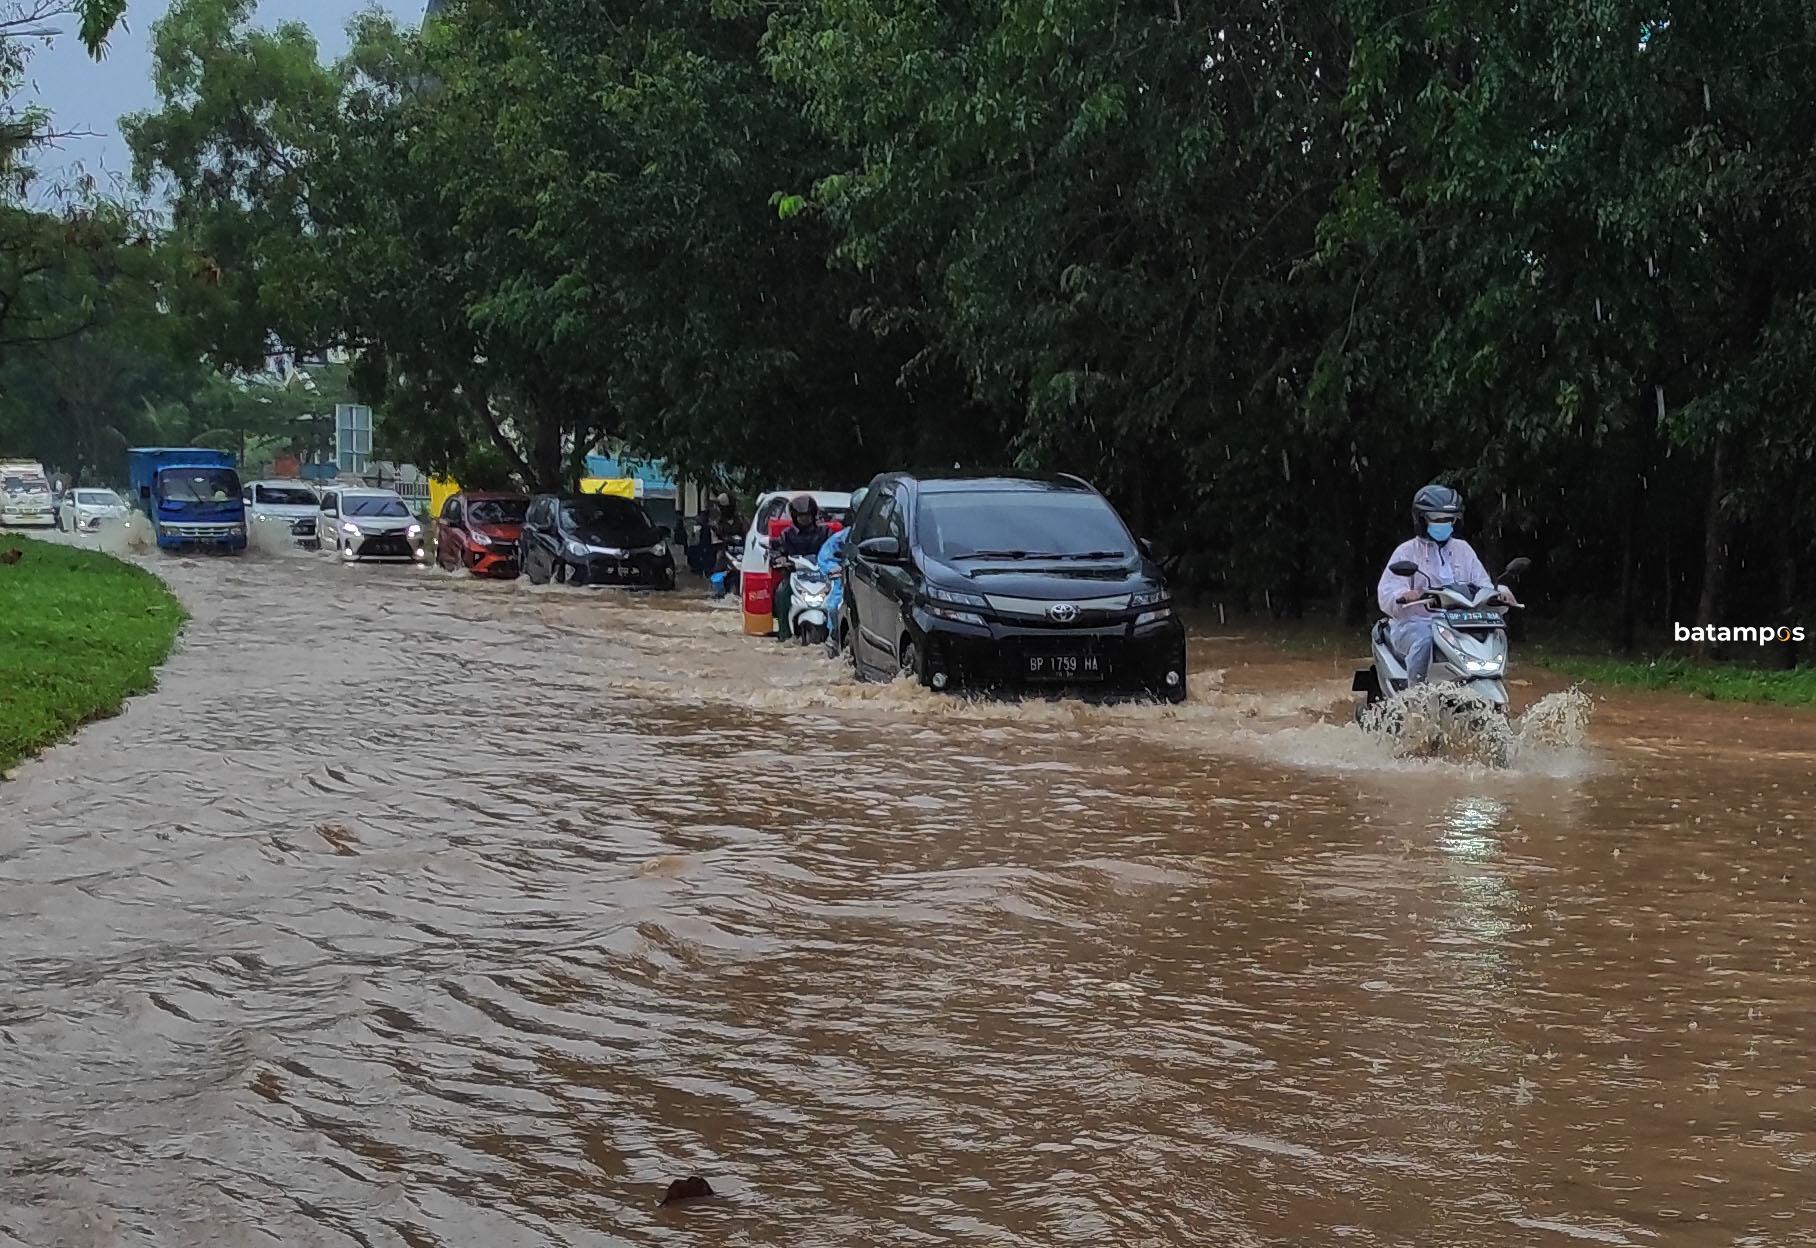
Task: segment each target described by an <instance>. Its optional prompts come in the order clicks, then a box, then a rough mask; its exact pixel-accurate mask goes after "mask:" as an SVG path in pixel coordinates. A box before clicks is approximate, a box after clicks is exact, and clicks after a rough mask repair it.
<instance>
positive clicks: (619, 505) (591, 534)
mask: <svg viewBox="0 0 1816 1248" xmlns="http://www.w3.org/2000/svg"><path fill="white" fill-rule="evenodd" d="M561 518H562V520H563V521H564V522H565V523H566V525H567V527H568V528H569V529H571V530H572V531H573V532H574V533H576V534H577V535H579V536H580V537H585V538H595V539H599V540H602V541H617V540H620V539H622V538H627V537H639V536H641V535H642V534H644V533H647V532H648V531H649V527H650V523H649V517H648V516H647V515H645V514H644V512H643V508H641V507H639V506H638V505H637V504H636V503H635V502H633V501H632V500H630V499H628V498H619V497H618V496H616V495H612V494H595V495H591V496H589V497H587V498H575V499H570V500H568V501H567V502H564V503H562V504H561Z"/></svg>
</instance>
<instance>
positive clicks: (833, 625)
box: [819, 487, 868, 654]
mask: <svg viewBox="0 0 1816 1248" xmlns="http://www.w3.org/2000/svg"><path fill="white" fill-rule="evenodd" d="M866 488H868V487H866ZM865 492H866V491H865V490H859V491H858V492H857V493H855V494H853V495H852V496H851V511H850V512H849V513H848V514H849V515H850V516H851V518H852V519H853V520H856V519H857V515H858V508H859V507H862V506H863V505H864V494H865ZM850 536H851V525H850V524H847V525H846V526H845V527H844V528H842V529H840V530H839V531H838V532H837V533H834V534H833V535H832V536H831V537H829V538H827V539H826V544H825V545H824V546H822V547H820V554H819V564H820V575H822V576H824V577H826V578H827V579H828V580H829V581H831V582H832V590H831V592H830V593H828V594H827V595H826V635H827V644H828V645H830V646H831V647H832V649H833V652H834V653H835V654H836V653H837V652H838V645H839V604H840V603H842V602H844V601H845V570H844V569H843V568H841V567H840V566H839V552H840V551H842V550H844V549H845V539H846V538H848V537H850Z"/></svg>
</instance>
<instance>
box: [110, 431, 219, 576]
mask: <svg viewBox="0 0 1816 1248" xmlns="http://www.w3.org/2000/svg"><path fill="white" fill-rule="evenodd" d="M127 464H128V467H129V469H130V475H131V479H132V494H133V497H132V503H133V506H135V507H137V508H138V509H139V511H140V512H142V513H143V514H144V515H145V518H146V519H147V520H148V521H150V523H151V530H152V534H153V536H154V537H155V538H156V539H157V543H158V545H159V547H161V548H162V549H165V550H181V549H186V548H206V549H214V550H228V551H241V550H244V549H246V503H245V500H244V498H243V497H242V487H241V485H240V478H239V474H238V473H236V472H235V471H234V460H233V456H232V455H230V454H228V453H227V452H225V451H211V450H205V449H202V448H199V447H139V448H136V449H134V450H131V451H128V452H127Z"/></svg>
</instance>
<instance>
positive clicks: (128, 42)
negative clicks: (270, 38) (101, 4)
mask: <svg viewBox="0 0 1816 1248" xmlns="http://www.w3.org/2000/svg"><path fill="white" fill-rule="evenodd" d="M169 7H170V0H128V3H127V6H126V22H127V24H126V27H125V29H123V30H118V31H115V32H114V36H113V38H112V40H110V41H109V43H108V45H107V56H106V59H104V60H102V61H101V62H100V63H99V64H97V63H95V62H94V61H92V60H90V59H89V58H88V54H87V53H86V52H84V51H83V50H82V45H81V44H80V43H79V42H78V41H77V40H76V39H75V38H74V37H73V36H70V37H66V38H62V39H59V40H57V42H56V45H55V46H54V47H52V48H50V49H49V50H47V51H43V52H40V53H39V54H38V55H37V57H36V59H34V60H33V61H32V65H31V77H32V82H33V84H34V87H35V94H36V97H37V99H38V100H39V101H40V102H41V103H43V104H44V105H45V106H46V107H48V108H49V109H50V110H51V112H52V114H53V115H54V117H55V119H56V123H55V124H56V128H57V129H58V130H87V131H92V132H93V137H89V138H75V139H70V140H68V141H67V142H65V143H64V145H63V148H62V150H61V151H50V152H45V153H43V154H41V155H40V157H39V158H38V161H37V164H38V167H39V168H40V169H41V170H43V171H44V173H45V174H46V175H47V178H56V177H57V176H58V175H59V174H70V173H73V172H75V171H76V170H77V169H83V170H86V171H87V172H89V173H92V174H94V175H95V176H96V177H97V178H100V179H105V178H107V177H109V176H115V175H117V176H118V177H120V178H125V177H127V176H129V175H130V174H131V172H132V157H131V154H130V153H128V152H127V150H126V144H125V143H124V142H123V141H122V140H121V138H120V125H119V122H120V117H121V115H122V114H124V113H134V112H140V111H143V110H145V109H148V108H150V107H151V106H152V104H153V103H154V102H155V101H154V99H153V97H152V91H151V24H152V23H153V22H155V21H156V20H157V19H158V18H160V17H162V16H164V12H165V10H166V9H168V8H169ZM369 8H379V9H384V10H387V11H389V12H391V13H393V14H396V15H397V16H398V17H400V18H402V19H404V20H406V21H408V22H410V23H411V24H414V23H415V22H416V21H417V20H418V19H419V18H420V17H421V16H422V9H423V4H422V0H261V2H260V4H259V8H258V21H259V24H260V25H265V26H274V25H277V24H278V23H280V22H286V21H302V22H306V23H308V25H309V26H310V28H311V29H312V30H314V31H315V36H316V39H317V40H318V41H319V42H320V44H321V47H322V51H323V54H324V55H326V56H330V57H332V56H336V55H338V54H340V53H341V52H343V51H345V50H346V46H347V37H346V26H347V20H348V19H349V18H350V17H352V16H353V15H354V14H355V13H358V12H360V11H362V10H364V9H369Z"/></svg>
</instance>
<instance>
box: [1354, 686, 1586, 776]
mask: <svg viewBox="0 0 1816 1248" xmlns="http://www.w3.org/2000/svg"><path fill="white" fill-rule="evenodd" d="M1591 710H1592V704H1591V702H1590V700H1589V696H1588V695H1587V694H1586V693H1584V692H1583V691H1582V690H1581V689H1579V688H1574V687H1573V688H1570V689H1565V690H1562V691H1560V692H1558V693H1551V694H1547V695H1545V696H1544V697H1542V698H1540V699H1539V700H1538V701H1537V702H1534V703H1533V704H1532V706H1530V707H1529V708H1527V710H1526V712H1525V713H1524V714H1522V715H1521V716H1519V718H1517V719H1514V718H1511V717H1510V716H1508V715H1507V714H1505V713H1503V712H1502V711H1501V710H1500V709H1499V708H1498V707H1496V706H1495V704H1494V703H1493V702H1491V701H1489V700H1488V699H1487V698H1485V697H1483V696H1481V695H1480V694H1478V693H1476V692H1474V691H1473V690H1470V689H1465V688H1462V687H1460V686H1457V685H1420V686H1415V687H1414V688H1411V689H1408V690H1406V691H1404V692H1402V693H1399V694H1396V695H1395V696H1393V697H1391V698H1388V699H1386V700H1384V701H1381V702H1377V703H1376V704H1375V705H1373V706H1370V707H1367V708H1365V709H1364V710H1363V711H1362V713H1361V714H1360V715H1359V716H1358V718H1357V722H1358V723H1359V724H1360V725H1361V727H1362V729H1363V730H1364V731H1365V732H1370V733H1375V734H1379V735H1381V736H1383V737H1385V738H1386V739H1388V740H1390V741H1391V742H1392V743H1393V753H1394V755H1395V756H1396V757H1399V758H1436V759H1448V760H1450V761H1453V762H1460V763H1465V764H1475V765H1478V766H1485V767H1495V768H1521V767H1528V766H1536V765H1539V764H1541V763H1545V762H1549V761H1554V760H1555V759H1556V757H1557V756H1559V755H1566V754H1570V753H1573V752H1575V751H1578V750H1580V749H1581V748H1582V746H1583V742H1584V741H1585V739H1586V738H1587V736H1588V731H1589V716H1590V712H1591Z"/></svg>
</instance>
